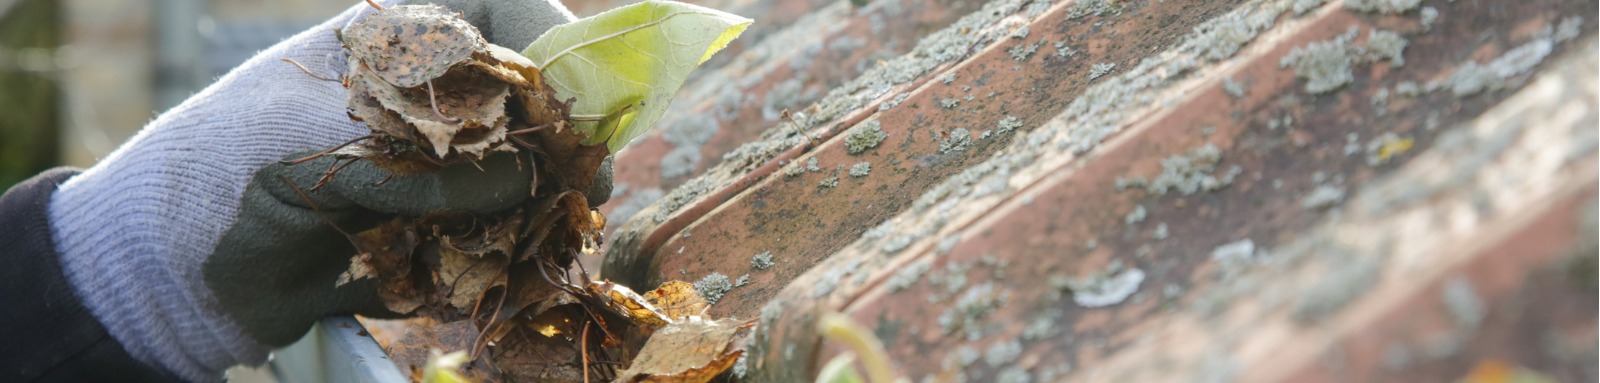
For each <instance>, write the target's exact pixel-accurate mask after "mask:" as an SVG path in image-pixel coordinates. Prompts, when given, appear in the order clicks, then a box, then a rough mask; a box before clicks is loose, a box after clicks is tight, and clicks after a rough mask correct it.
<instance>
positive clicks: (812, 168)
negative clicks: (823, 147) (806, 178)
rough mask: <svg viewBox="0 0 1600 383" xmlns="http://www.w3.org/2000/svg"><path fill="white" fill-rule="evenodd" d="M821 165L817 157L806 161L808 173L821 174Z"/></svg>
mask: <svg viewBox="0 0 1600 383" xmlns="http://www.w3.org/2000/svg"><path fill="white" fill-rule="evenodd" d="M819 164H820V162H819V161H818V160H817V158H816V157H811V158H810V159H807V160H806V171H808V172H820V171H822V166H819Z"/></svg>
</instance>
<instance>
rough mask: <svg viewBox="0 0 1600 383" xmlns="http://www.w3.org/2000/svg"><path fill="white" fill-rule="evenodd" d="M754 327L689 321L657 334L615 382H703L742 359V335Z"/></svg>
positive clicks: (726, 321) (729, 322)
mask: <svg viewBox="0 0 1600 383" xmlns="http://www.w3.org/2000/svg"><path fill="white" fill-rule="evenodd" d="M751 326H754V323H742V322H739V321H738V320H734V319H723V320H718V321H712V320H706V319H701V318H700V317H688V318H686V319H684V320H680V321H675V322H673V323H672V324H669V325H667V326H666V327H663V328H661V330H659V331H656V333H655V335H653V336H651V337H650V341H648V342H645V344H644V348H643V349H641V350H639V358H637V359H634V360H633V365H632V366H630V367H628V369H627V370H623V371H622V372H620V373H618V377H617V380H616V381H618V382H704V381H708V380H711V378H712V377H714V376H716V375H717V374H719V373H722V371H723V370H726V369H728V367H731V366H733V362H734V361H737V360H738V359H739V356H740V355H744V344H743V342H740V341H739V339H742V337H743V334H744V333H745V332H747V330H749V329H750V327H751Z"/></svg>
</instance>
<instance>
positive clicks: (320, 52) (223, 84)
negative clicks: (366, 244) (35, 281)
mask: <svg viewBox="0 0 1600 383" xmlns="http://www.w3.org/2000/svg"><path fill="white" fill-rule="evenodd" d="M547 1H548V2H547ZM556 1H559V0H499V1H495V0H484V1H450V2H446V4H445V5H447V6H450V7H452V8H455V9H457V10H459V11H461V12H463V13H464V16H466V18H467V19H468V20H469V21H471V22H472V23H473V24H474V25H476V26H478V27H480V28H481V29H482V30H483V32H484V36H485V37H486V38H487V39H488V40H489V41H490V42H492V43H495V44H499V45H503V46H507V47H510V48H511V49H513V50H521V49H522V48H523V47H525V46H527V45H528V44H529V43H530V42H532V41H533V39H534V38H536V37H537V36H538V35H539V34H541V33H543V32H544V31H545V30H547V29H549V28H550V27H552V26H555V25H558V24H561V23H566V22H569V21H571V20H572V19H573V17H572V14H571V13H570V12H568V11H567V10H566V9H565V8H564V7H562V6H561V5H560V4H559V3H557V2H556ZM380 3H382V4H384V5H391V4H392V1H388V2H384V1H380ZM373 11H374V10H373V9H372V8H371V7H369V6H367V5H366V4H364V3H361V4H357V5H356V6H355V7H352V8H351V9H350V10H348V11H346V12H344V13H342V14H340V15H339V16H337V17H335V18H333V19H332V20H330V21H328V22H326V23H323V24H322V25H319V26H317V27H314V28H312V29H311V30H309V31H306V32H303V33H300V34H299V35H296V36H294V37H291V38H289V39H288V40H285V41H283V42H281V43H279V44H277V45H275V46H273V47H272V48H269V49H267V50H265V51H263V52H261V53H260V54H257V55H256V56H255V57H253V58H251V59H250V60H249V61H247V62H245V63H244V64H243V65H241V66H240V67H238V68H236V69H234V70H233V71H232V72H230V73H229V74H227V75H226V76H223V77H222V78H221V79H219V80H218V81H217V82H216V83H215V84H212V85H211V86H209V87H207V88H206V89H205V90H202V91H200V92H199V93H198V94H196V95H195V96H193V97H191V98H190V99H189V100H187V101H185V102H184V103H183V104H181V105H179V106H177V107H175V108H173V109H172V110H170V111H167V112H165V113H163V114H162V115H161V116H159V117H158V118H157V119H156V120H155V121H153V122H151V123H150V124H149V125H147V126H145V128H144V129H143V130H142V131H141V132H139V134H138V135H137V136H135V137H134V138H133V139H131V140H129V141H128V142H127V143H125V144H123V145H122V147H120V148H118V149H117V151H116V152H114V153H112V154H111V155H110V156H108V157H107V158H105V159H104V160H102V161H101V162H99V163H98V164H96V165H95V166H93V167H91V168H90V169H88V170H86V171H85V172H84V173H82V174H80V175H78V176H76V177H74V178H73V179H71V180H69V181H68V182H66V183H65V184H63V185H62V186H61V188H60V189H59V190H58V191H57V193H56V194H55V195H54V196H53V197H52V199H51V201H50V218H51V228H52V230H53V232H54V238H55V240H56V246H57V251H58V252H59V253H60V256H61V263H62V268H63V270H64V271H65V273H66V274H67V278H68V279H69V280H70V281H71V282H72V284H73V286H74V287H75V289H76V291H77V293H78V295H79V296H80V297H81V298H82V300H83V303H84V305H85V306H86V307H87V308H88V309H89V310H90V312H92V313H93V314H94V315H95V317H96V318H98V319H99V320H100V321H101V323H103V324H105V327H106V329H107V330H108V332H109V333H110V334H111V336H112V337H114V338H116V340H117V341H118V342H119V343H121V344H122V345H123V347H124V348H125V349H126V350H127V351H128V352H129V353H130V354H131V355H133V356H134V357H136V358H138V359H140V360H142V361H144V362H146V363H150V364H152V365H156V366H160V367H162V368H164V369H166V370H168V371H170V372H172V373H173V374H175V375H177V376H179V377H182V378H184V379H186V380H190V381H197V382H207V381H217V380H220V379H221V378H222V372H223V371H224V370H225V369H227V368H228V367H231V366H234V365H237V364H241V363H244V364H259V363H261V362H263V361H265V360H266V356H267V353H268V351H270V349H271V348H274V347H281V346H284V345H287V344H289V343H291V342H293V341H294V340H296V339H297V338H299V337H300V336H301V335H302V334H304V333H305V332H306V330H307V329H308V328H310V326H311V325H312V323H314V322H315V321H316V320H317V319H319V318H321V317H323V316H326V315H330V314H344V313H360V314H369V315H376V316H385V315H393V314H392V313H388V312H387V311H386V310H384V309H383V306H382V304H381V303H380V302H379V301H378V298H377V295H376V294H375V290H374V287H375V283H373V282H372V281H371V280H366V281H358V282H355V283H351V284H346V285H344V286H342V287H339V288H335V287H334V282H335V280H336V278H337V276H338V275H339V273H340V272H342V271H343V270H345V269H346V268H347V267H348V265H349V257H350V256H351V255H352V254H354V249H353V247H352V245H351V244H350V242H349V241H347V240H345V238H344V237H343V236H342V235H340V234H339V233H338V232H337V231H335V230H334V228H333V227H332V226H330V225H329V224H328V223H327V222H325V221H324V220H323V218H322V217H319V214H318V213H317V212H315V211H313V209H311V208H310V205H311V204H315V205H316V206H317V207H318V208H320V209H321V210H322V213H324V214H326V216H327V218H328V219H329V220H331V221H332V222H333V223H335V224H336V225H338V226H339V227H340V228H342V229H344V230H345V231H348V232H351V233H354V232H358V231H361V230H364V229H366V228H369V227H371V226H372V225H374V224H375V223H377V222H379V221H381V220H383V219H386V218H387V217H390V216H392V215H394V214H399V215H418V214H421V213H424V212H429V211H440V210H450V211H468V212H477V213H487V212H491V211H496V210H501V209H504V208H506V207H509V206H512V205H515V204H517V203H519V202H521V201H524V200H526V199H527V198H528V197H529V193H530V191H529V179H528V175H527V173H526V170H518V169H517V168H516V166H515V164H513V163H512V162H511V161H510V160H511V158H509V157H508V156H509V155H502V156H501V157H491V158H489V159H487V160H485V161H483V162H482V167H483V170H479V169H478V168H476V167H473V166H470V165H467V166H457V167H452V168H447V169H443V170H440V171H438V172H435V173H428V174H417V175H408V176H396V177H394V178H392V179H390V180H388V181H387V182H384V183H382V184H381V185H376V186H375V185H374V184H377V183H378V181H379V180H382V179H384V178H386V177H388V176H389V174H388V173H387V172H385V171H384V170H381V169H378V168H376V167H373V166H371V165H370V164H369V163H365V162H362V163H358V164H356V165H352V166H350V167H348V168H345V169H343V170H342V171H340V172H339V173H338V175H337V176H335V177H334V178H333V180H332V182H330V183H329V184H328V185H326V186H324V187H323V188H321V189H320V190H318V191H315V192H311V191H309V188H310V187H311V185H313V184H315V182H316V180H317V178H318V177H320V176H321V175H322V172H323V171H324V170H326V169H327V168H328V165H329V164H328V163H327V161H332V160H333V159H332V158H325V159H322V160H317V161H311V162H308V163H303V164H299V165H293V166H290V165H282V164H279V161H280V160H284V159H292V158H298V157H300V156H303V155H305V154H308V153H311V152H315V151H318V150H322V149H326V148H329V147H332V146H335V145H338V144H340V143H342V142H345V141H347V140H349V139H352V138H355V137H359V136H362V135H366V134H367V133H368V132H369V130H368V129H367V128H366V127H365V126H363V125H361V124H359V123H355V122H352V121H350V119H349V117H348V116H347V115H346V111H345V105H346V102H345V99H346V97H347V95H346V92H345V90H344V89H343V88H342V87H340V85H339V84H338V83H336V82H329V81H322V80H317V79H314V78H312V77H311V76H308V75H306V74H305V73H302V72H301V71H300V70H299V69H297V68H295V67H294V66H292V65H289V64H287V63H283V62H280V59H283V58H292V59H294V60H296V61H298V62H300V63H302V64H304V65H305V66H306V67H307V68H308V69H309V70H310V71H312V72H315V73H317V74H319V75H323V76H327V77H338V74H341V73H342V72H344V70H345V69H346V68H347V66H346V59H347V58H346V53H345V52H344V50H343V49H342V48H341V45H340V42H339V41H337V39H336V38H335V37H334V32H333V31H334V29H337V28H343V27H344V26H346V25H348V24H349V23H350V22H351V21H352V20H357V19H358V18H360V17H363V16H364V15H366V14H369V13H371V12H373ZM524 169H525V168H524ZM603 173H608V172H603ZM607 175H608V174H605V175H602V177H601V178H602V180H597V182H600V183H605V184H606V185H605V186H609V183H608V182H605V179H608V178H609V177H606V176H607ZM285 179H286V180H288V181H290V182H292V183H294V184H295V185H297V186H298V187H300V188H302V189H306V191H307V196H308V197H309V198H310V200H311V202H307V201H306V200H304V199H302V197H301V196H300V195H299V194H298V193H296V192H295V191H294V190H293V189H292V188H290V187H289V184H288V183H285V182H284V181H283V180H285ZM597 204H598V203H597Z"/></svg>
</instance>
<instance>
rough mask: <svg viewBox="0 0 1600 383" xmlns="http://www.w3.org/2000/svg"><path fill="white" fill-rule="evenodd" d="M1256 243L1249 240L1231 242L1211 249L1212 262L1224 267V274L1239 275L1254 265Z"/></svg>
mask: <svg viewBox="0 0 1600 383" xmlns="http://www.w3.org/2000/svg"><path fill="white" fill-rule="evenodd" d="M1255 260H1256V243H1255V241H1251V240H1250V239H1249V238H1245V239H1241V240H1238V241H1235V242H1229V243H1227V244H1223V245H1222V246H1217V247H1216V248H1215V249H1211V261H1212V262H1216V263H1217V265H1219V266H1221V267H1222V271H1223V272H1224V273H1230V274H1231V273H1237V272H1239V271H1242V270H1244V269H1245V268H1247V267H1249V266H1250V265H1251V264H1254V263H1255Z"/></svg>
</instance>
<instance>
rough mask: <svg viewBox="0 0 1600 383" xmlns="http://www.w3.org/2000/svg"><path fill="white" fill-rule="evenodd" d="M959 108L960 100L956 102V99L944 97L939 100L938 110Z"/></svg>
mask: <svg viewBox="0 0 1600 383" xmlns="http://www.w3.org/2000/svg"><path fill="white" fill-rule="evenodd" d="M959 106H961V100H957V99H955V98H951V97H945V98H941V99H939V107H940V108H945V109H955V108H956V107H959Z"/></svg>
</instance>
